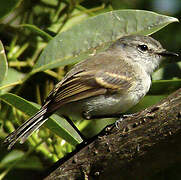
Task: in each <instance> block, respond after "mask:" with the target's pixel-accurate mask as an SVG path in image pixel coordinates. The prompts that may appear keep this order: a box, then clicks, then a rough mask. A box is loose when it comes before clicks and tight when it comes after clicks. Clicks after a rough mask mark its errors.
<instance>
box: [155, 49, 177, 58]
mask: <svg viewBox="0 0 181 180" xmlns="http://www.w3.org/2000/svg"><path fill="white" fill-rule="evenodd" d="M157 54H158V55H161V56H165V57H168V56H179V55H178V54H177V53H174V52H170V51H167V50H164V51H162V52H158V53H157Z"/></svg>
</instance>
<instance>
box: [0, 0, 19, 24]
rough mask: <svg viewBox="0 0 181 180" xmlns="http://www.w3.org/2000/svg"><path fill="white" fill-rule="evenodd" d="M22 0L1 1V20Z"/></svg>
mask: <svg viewBox="0 0 181 180" xmlns="http://www.w3.org/2000/svg"><path fill="white" fill-rule="evenodd" d="M21 1H22V0H1V1H0V20H1V19H2V18H3V17H5V16H6V15H8V14H9V13H10V12H11V11H12V10H13V9H14V8H16V7H17V6H18V4H19V3H20V2H21Z"/></svg>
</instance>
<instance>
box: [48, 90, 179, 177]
mask: <svg viewBox="0 0 181 180" xmlns="http://www.w3.org/2000/svg"><path fill="white" fill-rule="evenodd" d="M125 125H127V128H126V130H125V129H124V128H123V127H125ZM119 126H120V129H117V128H116V127H113V128H110V127H107V128H105V129H104V130H103V131H102V134H100V135H99V136H97V137H94V138H93V139H91V140H90V141H89V142H88V144H80V145H79V146H78V147H77V148H76V150H75V151H74V152H72V153H70V154H68V155H67V156H66V157H65V158H63V159H61V160H59V161H58V162H57V163H56V164H55V166H54V167H53V168H54V169H56V170H55V171H53V172H51V174H50V175H49V176H47V177H46V178H45V179H46V180H56V179H61V180H62V179H104V180H106V179H119V180H120V179H129V180H130V179H134V180H135V179H139V180H141V179H147V178H148V177H149V176H150V175H153V173H156V172H159V171H160V170H163V169H165V168H167V167H168V166H170V165H171V164H173V163H178V162H181V156H178V153H179V154H180V151H181V144H180V135H181V89H179V90H177V91H176V92H175V93H173V94H172V95H170V96H169V97H168V98H166V99H164V100H163V101H161V102H160V103H158V104H156V105H154V106H152V107H150V108H147V109H146V110H144V111H141V112H139V113H138V114H137V115H136V116H134V117H129V118H127V119H125V120H124V122H123V123H120V124H119ZM52 170H53V169H51V171H52Z"/></svg>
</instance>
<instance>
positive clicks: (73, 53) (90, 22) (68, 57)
mask: <svg viewBox="0 0 181 180" xmlns="http://www.w3.org/2000/svg"><path fill="white" fill-rule="evenodd" d="M177 21H178V19H176V18H173V17H169V16H164V15H160V14H157V13H154V12H150V11H143V10H118V11H111V12H108V13H103V14H100V15H97V16H94V17H92V18H89V19H87V20H85V21H83V22H81V23H79V24H77V25H75V26H73V27H72V28H71V29H69V30H67V31H65V32H62V33H60V34H58V35H57V36H56V37H55V38H54V39H53V40H51V41H50V42H49V44H48V45H47V47H46V48H45V49H44V51H43V53H42V54H41V56H40V58H39V59H38V61H37V63H36V64H35V66H34V69H33V71H32V73H35V72H37V71H43V70H46V69H52V68H55V67H59V66H65V65H68V64H72V63H76V62H78V61H80V60H82V59H85V58H87V57H88V56H89V54H92V53H94V52H95V48H96V50H100V49H101V50H102V49H105V47H107V46H108V45H109V44H110V43H112V42H113V41H115V40H117V39H119V38H120V37H122V36H124V35H129V34H144V35H149V34H152V33H154V32H156V31H158V30H159V29H161V28H163V27H164V26H166V25H168V24H170V23H172V22H177Z"/></svg>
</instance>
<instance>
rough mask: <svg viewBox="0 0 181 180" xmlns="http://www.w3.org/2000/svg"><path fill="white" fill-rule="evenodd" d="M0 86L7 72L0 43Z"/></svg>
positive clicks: (4, 56) (4, 55)
mask: <svg viewBox="0 0 181 180" xmlns="http://www.w3.org/2000/svg"><path fill="white" fill-rule="evenodd" d="M0 69H1V70H0V84H1V83H2V81H3V80H4V78H5V77H6V75H7V71H8V63H7V60H6V54H5V50H4V47H3V44H2V42H1V41H0Z"/></svg>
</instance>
